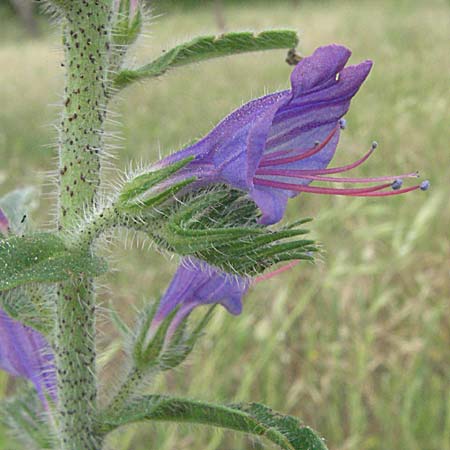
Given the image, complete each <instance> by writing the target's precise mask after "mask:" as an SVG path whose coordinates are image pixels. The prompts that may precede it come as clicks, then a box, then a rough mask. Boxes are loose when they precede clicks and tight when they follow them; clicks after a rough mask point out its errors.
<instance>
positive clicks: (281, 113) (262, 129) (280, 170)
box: [156, 45, 428, 224]
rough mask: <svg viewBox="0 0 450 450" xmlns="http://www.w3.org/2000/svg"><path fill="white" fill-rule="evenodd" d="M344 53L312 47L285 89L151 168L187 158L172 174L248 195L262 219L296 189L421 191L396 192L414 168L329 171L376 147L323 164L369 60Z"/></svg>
mask: <svg viewBox="0 0 450 450" xmlns="http://www.w3.org/2000/svg"><path fill="white" fill-rule="evenodd" d="M350 54H351V52H350V50H348V49H347V48H345V47H342V46H339V45H329V46H326V47H321V48H319V49H317V50H316V51H315V52H314V53H313V55H312V56H310V57H307V58H304V59H303V60H302V61H300V63H299V64H298V65H297V66H296V67H295V69H294V71H293V72H292V75H291V89H290V90H286V91H281V92H276V93H273V94H270V95H267V96H265V97H261V98H258V99H256V100H253V101H251V102H249V103H247V104H245V105H244V106H242V107H240V108H239V109H237V110H236V111H234V112H233V113H231V114H230V115H229V116H228V117H226V118H225V119H224V120H223V121H222V122H220V123H219V124H218V125H217V126H216V127H215V128H214V129H213V130H212V131H211V132H210V133H209V134H208V135H207V136H206V137H204V138H203V139H201V140H200V141H199V142H197V143H196V144H194V145H192V146H190V147H187V148H185V149H183V150H181V151H179V152H177V153H174V154H173V155H170V156H169V157H167V158H165V159H163V160H162V161H160V162H159V163H157V164H156V166H165V165H168V164H171V163H173V162H176V161H179V160H181V159H183V158H186V157H188V156H191V155H193V156H195V160H194V161H193V162H191V163H190V164H189V165H187V166H186V168H185V169H183V171H181V172H179V173H178V174H177V178H178V179H179V178H180V176H181V177H187V176H189V177H190V176H193V175H195V176H197V177H198V179H199V182H201V183H203V184H207V183H220V182H225V183H228V184H230V185H231V186H233V187H235V188H238V189H241V190H244V191H246V192H248V193H249V195H250V196H251V198H252V199H253V200H254V201H255V203H256V204H257V205H258V206H259V207H260V209H261V211H262V213H263V217H262V219H261V223H263V224H272V223H276V222H278V221H279V220H280V219H281V218H282V216H283V214H284V211H285V208H286V204H287V199H288V198H289V197H293V196H295V195H297V194H298V193H299V192H310V193H318V194H337V195H350V196H386V195H393V194H401V193H404V192H408V191H411V190H415V189H418V188H421V189H426V188H427V187H428V184H427V183H426V182H424V183H422V184H421V185H417V186H412V187H409V188H405V189H400V187H401V180H402V179H403V178H406V177H415V176H417V174H416V173H409V174H404V175H397V176H387V177H378V178H363V179H359V178H335V177H330V176H329V175H331V174H336V173H341V172H346V171H348V170H351V169H353V168H355V167H357V166H359V165H360V164H362V163H363V162H364V161H365V160H366V159H367V158H368V157H369V156H370V154H371V153H372V152H373V150H374V149H375V147H376V146H375V145H373V146H372V148H371V149H370V150H369V152H368V153H367V154H366V155H364V156H363V157H362V158H361V159H359V160H357V161H355V162H353V163H352V164H349V165H346V166H342V167H335V168H330V169H327V166H328V164H329V163H330V161H331V159H332V158H333V156H334V153H335V151H336V146H337V143H338V140H339V133H340V129H341V128H343V127H344V125H345V121H344V120H343V119H342V117H343V116H344V115H345V113H346V112H347V111H348V109H349V106H350V101H351V99H352V97H353V96H354V95H355V94H356V92H357V91H358V89H359V88H360V86H361V84H362V83H363V82H364V80H365V79H366V77H367V75H368V73H369V71H370V69H371V67H372V63H371V62H370V61H364V62H362V63H361V64H358V65H356V66H349V67H344V66H345V64H346V62H347V60H348V59H349V57H350ZM312 181H326V182H348V183H371V182H376V183H378V184H376V185H375V186H371V187H364V188H341V189H339V188H327V187H313V186H309V184H310V183H311V182H312ZM391 187H392V188H394V189H393V190H388V191H386V190H385V189H387V188H391Z"/></svg>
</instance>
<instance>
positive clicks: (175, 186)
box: [117, 156, 195, 212]
mask: <svg viewBox="0 0 450 450" xmlns="http://www.w3.org/2000/svg"><path fill="white" fill-rule="evenodd" d="M193 159H194V157H193V156H191V157H188V158H185V159H183V160H181V161H178V162H176V163H174V164H171V165H169V166H166V167H163V168H162V169H157V170H153V171H151V172H145V173H143V174H140V175H137V176H135V177H132V178H131V179H130V180H129V181H127V182H126V183H125V184H124V185H123V187H122V189H121V191H120V193H119V198H118V203H117V207H118V208H119V209H120V210H122V211H125V212H139V211H142V210H145V209H146V208H150V207H154V206H157V205H159V204H161V203H164V202H165V201H166V200H169V199H170V198H172V197H173V196H174V195H175V194H176V193H177V192H179V191H180V190H181V189H183V188H184V187H186V186H187V185H189V184H191V183H192V182H194V181H195V177H192V176H191V177H189V176H188V177H185V178H182V179H180V180H178V181H173V180H169V178H171V177H172V176H173V175H175V174H176V173H177V172H179V171H180V170H181V169H183V168H184V167H185V166H186V165H187V164H189V163H190V162H191V161H192V160H193Z"/></svg>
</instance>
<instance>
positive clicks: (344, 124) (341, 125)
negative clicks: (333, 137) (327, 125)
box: [339, 118, 347, 130]
mask: <svg viewBox="0 0 450 450" xmlns="http://www.w3.org/2000/svg"><path fill="white" fill-rule="evenodd" d="M339 128H340V129H341V130H345V129H346V128H347V121H346V120H345V119H344V118H342V119H339Z"/></svg>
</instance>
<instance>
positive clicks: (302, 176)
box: [256, 169, 419, 183]
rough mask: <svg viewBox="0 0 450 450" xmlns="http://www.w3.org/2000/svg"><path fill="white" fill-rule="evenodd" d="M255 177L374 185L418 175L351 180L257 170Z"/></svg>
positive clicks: (279, 170) (277, 170) (407, 174)
mask: <svg viewBox="0 0 450 450" xmlns="http://www.w3.org/2000/svg"><path fill="white" fill-rule="evenodd" d="M256 175H272V176H282V177H289V178H302V179H305V180H313V181H328V182H335V183H376V182H381V181H395V180H397V179H402V178H417V177H418V176H419V174H418V173H417V172H412V173H405V174H402V175H388V176H382V177H372V178H354V177H353V178H352V177H343V178H336V177H324V176H320V175H310V174H309V172H308V171H307V170H295V169H292V170H287V169H284V170H283V169H258V170H257V171H256Z"/></svg>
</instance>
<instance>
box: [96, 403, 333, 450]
mask: <svg viewBox="0 0 450 450" xmlns="http://www.w3.org/2000/svg"><path fill="white" fill-rule="evenodd" d="M144 420H154V421H171V422H176V423H191V424H203V425H211V426H215V427H221V428H228V429H230V430H235V431H242V432H244V433H249V434H252V435H256V436H261V437H265V438H266V439H268V440H269V441H272V442H273V443H275V444H277V445H278V446H279V447H280V448H282V449H285V450H326V446H325V444H324V442H323V440H322V439H321V438H320V437H319V436H318V435H317V434H316V433H315V432H314V431H313V430H312V429H311V428H309V427H308V426H306V425H304V424H302V423H301V422H300V421H299V420H298V419H296V418H295V417H292V416H284V415H282V414H280V413H277V412H275V411H273V410H271V409H270V408H268V407H266V406H264V405H261V404H258V403H249V404H234V405H227V406H224V405H216V404H213V403H206V402H200V401H195V400H188V399H182V398H176V397H168V396H163V395H150V396H145V397H141V398H138V399H136V400H134V401H133V402H131V403H129V404H127V405H126V406H124V407H123V408H122V409H120V410H119V411H114V412H112V413H110V414H105V415H104V416H103V417H101V420H100V422H99V423H100V429H99V432H100V433H108V432H110V431H112V430H113V429H115V428H117V427H120V426H122V425H127V424H130V423H133V422H140V421H144Z"/></svg>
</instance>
